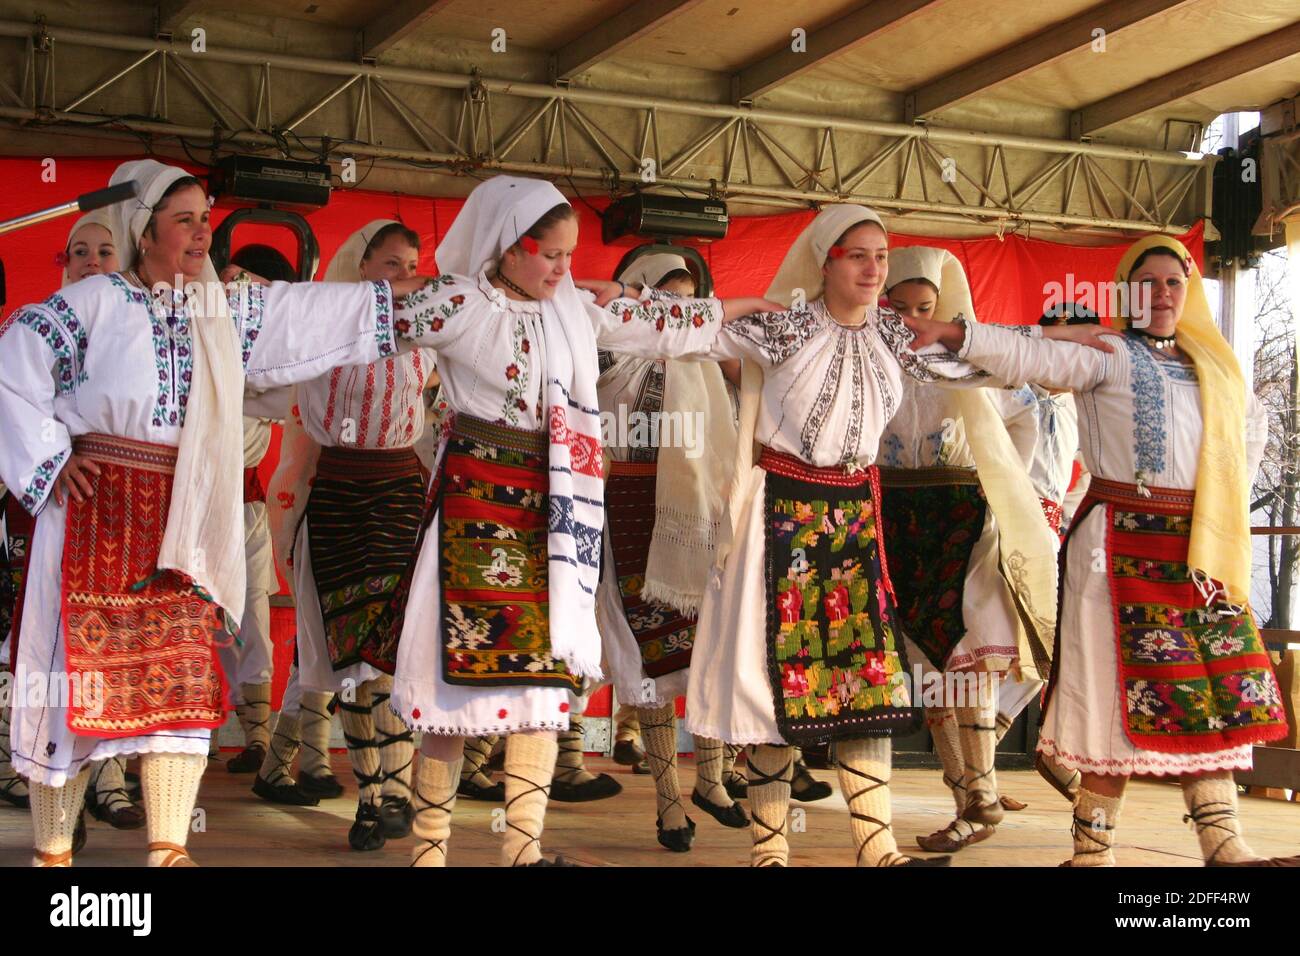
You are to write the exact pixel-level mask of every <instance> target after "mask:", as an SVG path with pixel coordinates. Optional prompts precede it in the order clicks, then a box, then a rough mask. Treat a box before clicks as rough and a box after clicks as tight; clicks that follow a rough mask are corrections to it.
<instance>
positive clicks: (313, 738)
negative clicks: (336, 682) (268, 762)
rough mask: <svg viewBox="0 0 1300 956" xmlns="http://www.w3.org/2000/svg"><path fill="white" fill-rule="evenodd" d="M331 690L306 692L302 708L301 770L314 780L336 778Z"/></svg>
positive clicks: (300, 712)
mask: <svg viewBox="0 0 1300 956" xmlns="http://www.w3.org/2000/svg"><path fill="white" fill-rule="evenodd" d="M333 698H334V695H333V694H331V693H330V692H329V691H316V690H311V691H308V690H305V691H303V692H302V703H301V704H300V705H299V707H298V721H299V727H300V734H301V740H302V754H301V756H300V758H299V760H298V770H299V772H300V773H305V774H307V775H308V776H312V777H323V776H326V775H327V774H328V775H331V776H332V775H333V771H332V770H330V725H331V723H332V719H333V718H332V716H331V715H330V701H331V700H332V699H333Z"/></svg>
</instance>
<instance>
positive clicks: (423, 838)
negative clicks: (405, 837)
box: [411, 754, 464, 866]
mask: <svg viewBox="0 0 1300 956" xmlns="http://www.w3.org/2000/svg"><path fill="white" fill-rule="evenodd" d="M463 759H464V757H457V758H456V759H455V760H453V761H451V762H447V761H445V760H434V759H433V758H432V757H427V756H424V755H423V754H421V756H420V762H419V765H418V767H417V768H416V777H415V794H414V796H412V798H411V805H412V806H413V807H414V808H415V818H414V819H413V820H412V821H411V833H412V835H413V836H414V837H415V846H414V847H413V848H412V850H411V866H446V865H447V841H448V840H449V839H451V813H452V810H453V809H454V808H455V806H456V785H457V783H459V781H460V765H461V761H462V760H463Z"/></svg>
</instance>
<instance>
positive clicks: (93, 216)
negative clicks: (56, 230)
mask: <svg viewBox="0 0 1300 956" xmlns="http://www.w3.org/2000/svg"><path fill="white" fill-rule="evenodd" d="M113 216H114V214H113V207H112V206H106V207H104V208H103V209H92V210H91V211H90V212H88V213H86V214H85V215H84V216H82V217H81V218H80V219H78V220H77V221H76V222H74V223H73V224H72V228H71V229H69V230H68V241H67V242H66V243H64V247H63V248H64V251H65V252H66V251H68V250H69V249H70V248H71V246H72V238H73V236H75V235H76V234H77V231H78V230H80V229H81V227H82V226H103V227H104V228H105V229H107V230H108V234H109V236H110V237H111V238H112V240H113V247H114V248H115V249H120V246H119V244H118V238H117V235H116V234H115V233H114V232H113ZM118 257H119V259H120V257H121V252H120V251H119V253H118ZM71 264H72V263H70V262H68V263H65V264H64V266H63V281H62V282H61V283H60V286H65V285H71V284H72V276H71V275H69V274H68V266H70V265H71Z"/></svg>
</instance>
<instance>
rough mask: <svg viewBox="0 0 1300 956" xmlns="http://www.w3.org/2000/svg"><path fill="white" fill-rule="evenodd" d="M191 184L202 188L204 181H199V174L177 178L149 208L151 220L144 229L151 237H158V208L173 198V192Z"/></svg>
mask: <svg viewBox="0 0 1300 956" xmlns="http://www.w3.org/2000/svg"><path fill="white" fill-rule="evenodd" d="M191 186H198V187H199V188H200V189H202V188H203V183H201V182H199V179H198V177H197V176H182V177H181V178H180V179H178V180H176V182H174V183H172V184H171V185H170V186H168V187H167V189H166V190H165V191H164V192H163V194H162V195H161V196H159V197H158V201H157V202H156V203H154V205H153V208H152V209H151V210H149V222H148V223H147V224H146V225H145V227H144V231H145V233H146V234H147V235H148V236H149V238H150V239H157V238H158V223H157V216H158V210H159V209H162V208H163V207H164V206H166V205H167V200H168V199H170V198H171V196H172V193H178V192H180V191H181V190H182V189H189V188H190V187H191Z"/></svg>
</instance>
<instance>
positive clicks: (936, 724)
mask: <svg viewBox="0 0 1300 956" xmlns="http://www.w3.org/2000/svg"><path fill="white" fill-rule="evenodd" d="M925 725H926V727H928V728H929V730H930V737H931V738H932V739H933V740H934V752H935V753H937V754H938V755H939V763H940V764H941V765H942V766H943V782H944V784H945V785H946V786H947V787H948V791H949V792H950V793H951V794H952V802H953V803H954V804H955V805H956V807H957V816H958V818H960V817H961V813H962V811H963V810H965V809H966V760H965V758H964V757H962V755H961V738H960V736H959V735H958V732H957V713H956V711H955V710H953V708H951V707H927V708H925Z"/></svg>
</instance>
